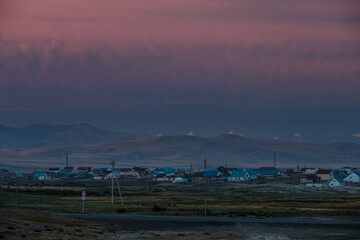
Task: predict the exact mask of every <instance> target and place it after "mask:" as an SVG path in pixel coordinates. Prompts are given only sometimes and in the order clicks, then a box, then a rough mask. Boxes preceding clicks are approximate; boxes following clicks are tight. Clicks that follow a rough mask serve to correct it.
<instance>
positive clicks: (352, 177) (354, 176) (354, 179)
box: [344, 172, 360, 183]
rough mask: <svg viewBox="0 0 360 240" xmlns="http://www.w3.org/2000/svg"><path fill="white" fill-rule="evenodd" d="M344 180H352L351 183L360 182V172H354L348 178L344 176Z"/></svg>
mask: <svg viewBox="0 0 360 240" xmlns="http://www.w3.org/2000/svg"><path fill="white" fill-rule="evenodd" d="M344 182H350V183H360V173H359V172H353V173H351V174H350V175H349V176H347V177H346V178H344Z"/></svg>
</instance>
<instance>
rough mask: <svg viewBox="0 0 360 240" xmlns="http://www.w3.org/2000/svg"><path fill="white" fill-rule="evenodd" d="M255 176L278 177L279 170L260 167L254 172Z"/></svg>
mask: <svg viewBox="0 0 360 240" xmlns="http://www.w3.org/2000/svg"><path fill="white" fill-rule="evenodd" d="M256 174H257V175H262V176H276V175H280V170H279V169H277V168H275V167H261V168H259V169H257V170H256Z"/></svg>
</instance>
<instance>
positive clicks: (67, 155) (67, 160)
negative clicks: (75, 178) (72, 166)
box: [66, 152, 69, 166]
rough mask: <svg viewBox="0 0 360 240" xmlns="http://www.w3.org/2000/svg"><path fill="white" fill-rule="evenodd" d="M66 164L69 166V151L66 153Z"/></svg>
mask: <svg viewBox="0 0 360 240" xmlns="http://www.w3.org/2000/svg"><path fill="white" fill-rule="evenodd" d="M66 166H69V153H68V152H67V153H66Z"/></svg>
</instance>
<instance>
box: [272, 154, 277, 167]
mask: <svg viewBox="0 0 360 240" xmlns="http://www.w3.org/2000/svg"><path fill="white" fill-rule="evenodd" d="M273 167H274V168H276V152H274V164H273Z"/></svg>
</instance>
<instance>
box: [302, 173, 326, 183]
mask: <svg viewBox="0 0 360 240" xmlns="http://www.w3.org/2000/svg"><path fill="white" fill-rule="evenodd" d="M299 180H300V183H319V182H320V180H321V178H320V177H319V176H318V175H316V174H311V175H302V176H301V177H300V179H299Z"/></svg>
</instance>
